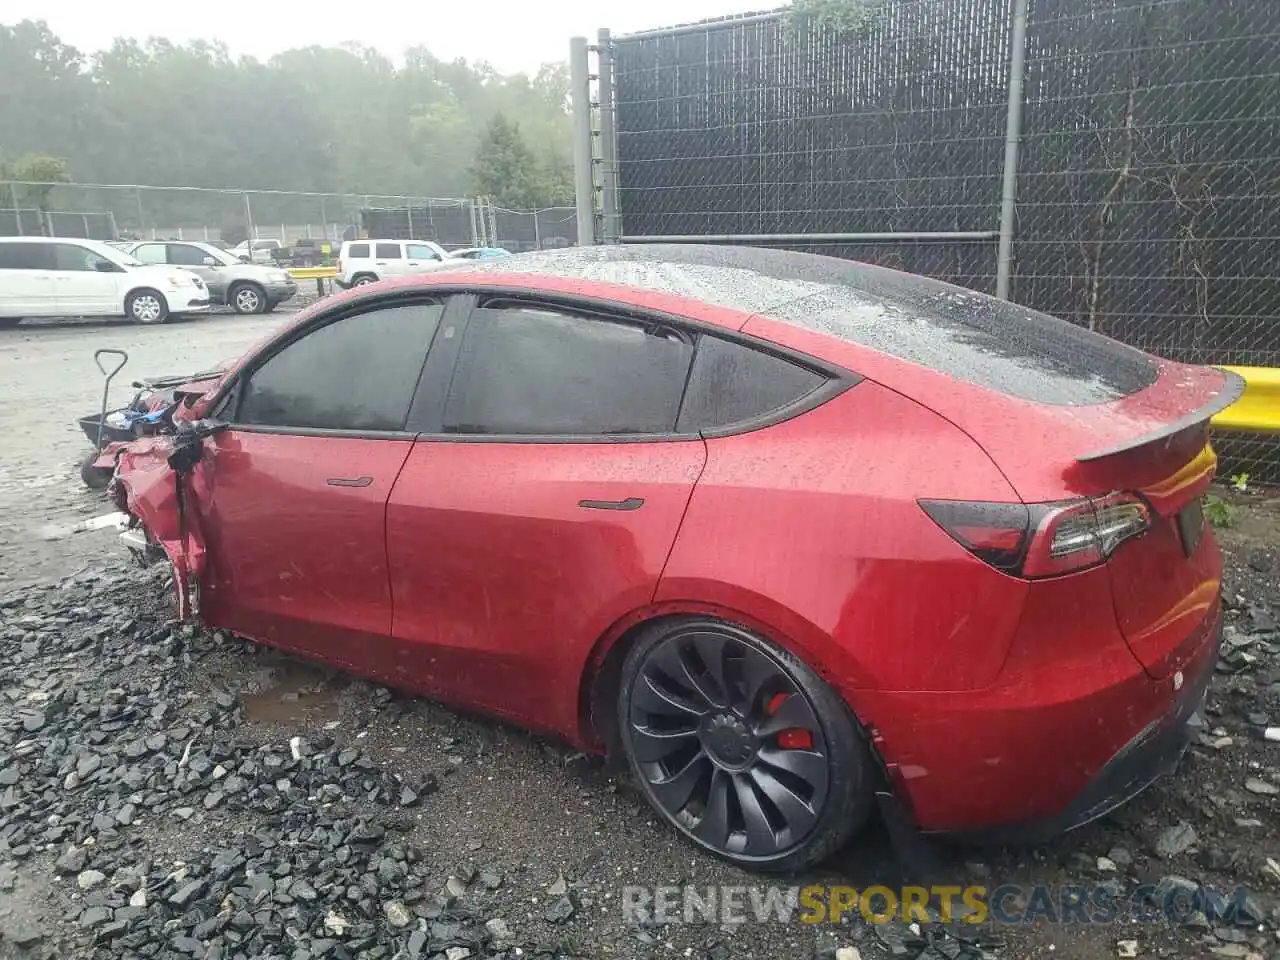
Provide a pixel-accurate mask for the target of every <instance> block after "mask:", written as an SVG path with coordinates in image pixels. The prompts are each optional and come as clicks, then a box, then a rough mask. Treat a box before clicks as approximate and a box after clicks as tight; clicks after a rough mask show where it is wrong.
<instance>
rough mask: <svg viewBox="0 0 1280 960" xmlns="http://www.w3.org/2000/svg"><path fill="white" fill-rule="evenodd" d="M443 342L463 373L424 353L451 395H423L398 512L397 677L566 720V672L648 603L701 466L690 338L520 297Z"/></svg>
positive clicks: (393, 559) (528, 716) (552, 721)
mask: <svg viewBox="0 0 1280 960" xmlns="http://www.w3.org/2000/svg"><path fill="white" fill-rule="evenodd" d="M441 336H442V338H444V339H442V340H441V342H442V343H446V344H451V345H452V346H451V348H450V350H451V351H452V352H454V353H456V354H457V357H458V359H457V363H456V367H452V366H451V364H450V362H449V357H448V356H447V354H446V352H445V351H442V352H441V354H440V355H439V356H436V355H433V357H432V359H431V361H430V362H429V363H428V376H424V383H427V382H428V381H430V382H433V383H436V384H438V386H437V387H436V388H435V389H434V395H435V397H438V398H440V399H442V400H443V403H440V402H439V401H438V400H435V399H433V396H432V392H430V391H428V392H420V398H421V401H420V405H419V409H417V410H415V416H416V417H417V418H419V419H420V422H418V423H417V424H415V425H416V426H418V427H419V428H420V429H422V431H423V435H422V436H420V437H419V439H418V441H417V442H416V443H415V444H414V445H413V451H412V452H411V453H410V455H409V459H408V461H407V462H406V464H405V467H404V470H403V471H402V472H401V475H400V479H399V480H398V481H397V482H396V486H395V489H394V490H393V491H392V495H391V500H390V502H389V504H388V507H387V528H388V540H387V552H388V557H389V560H390V564H391V577H392V594H393V596H394V599H395V618H394V624H393V633H394V636H395V643H394V644H393V645H392V649H393V650H394V652H395V656H396V658H397V660H396V662H395V663H394V670H395V676H396V679H398V680H399V681H400V682H403V683H406V684H409V685H411V686H414V687H417V688H419V689H423V690H426V691H429V692H433V693H435V694H437V695H438V696H440V697H442V698H444V699H451V700H454V701H457V702H461V703H465V704H469V705H472V706H478V707H482V708H484V709H486V710H491V711H494V712H497V713H500V714H503V715H506V716H509V717H513V718H517V719H520V720H522V721H524V722H526V723H530V724H533V725H541V726H551V727H553V728H556V727H559V728H561V729H563V728H565V725H567V724H569V723H571V722H572V718H571V717H570V716H569V715H568V714H569V713H571V712H572V711H573V710H575V709H576V704H575V702H574V701H575V698H574V697H572V696H569V697H566V696H565V692H564V689H563V683H564V682H566V677H574V678H576V677H577V676H578V671H579V669H580V667H581V663H582V661H583V660H585V657H586V651H587V650H589V649H590V647H591V645H592V644H593V643H594V641H595V640H596V638H598V637H599V636H600V635H601V634H603V633H604V632H605V631H606V630H607V629H608V628H609V626H610V625H611V624H613V623H614V622H616V621H617V620H618V619H619V618H621V617H624V616H625V615H626V614H627V613H629V612H630V611H632V610H635V609H636V608H638V607H642V606H644V605H645V604H647V603H649V602H650V600H651V599H652V597H653V594H654V591H655V589H656V587H657V583H658V579H659V577H660V576H661V573H662V569H663V565H664V564H665V562H666V559H667V556H668V554H669V553H670V551H671V546H672V543H673V541H674V540H675V537H676V533H677V531H678V530H679V527H680V522H681V518H682V516H683V514H684V510H685V508H686V506H687V505H688V502H689V497H690V494H691V492H692V490H693V487H694V484H695V482H696V481H697V478H698V475H699V473H700V472H701V470H702V467H703V464H704V462H705V459H706V454H705V444H704V443H703V442H702V440H701V439H700V438H698V436H697V435H696V434H692V435H680V434H678V433H677V432H676V419H677V416H678V411H679V407H680V398H681V393H682V391H683V388H684V384H685V380H686V378H687V374H688V370H689V365H690V361H691V358H692V355H693V345H692V342H691V340H690V339H689V338H688V337H685V336H682V335H680V334H679V333H677V332H675V331H672V330H669V329H662V328H660V327H656V326H645V325H641V324H635V323H630V322H626V321H625V320H623V319H621V318H618V317H613V316H609V315H601V314H586V313H581V312H576V311H574V310H571V309H567V308H564V307H558V306H547V305H544V304H540V303H536V302H533V301H526V300H521V299H511V298H507V299H491V300H488V301H486V302H483V303H481V304H480V305H478V306H477V308H476V309H474V310H473V311H472V312H471V314H470V317H469V320H468V322H467V324H466V327H465V329H457V330H454V329H446V330H444V331H442V334H441ZM437 364H438V366H437ZM433 367H436V369H435V370H433V369H432V368H433ZM446 390H447V397H446V396H445V391H446Z"/></svg>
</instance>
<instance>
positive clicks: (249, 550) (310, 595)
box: [198, 301, 443, 669]
mask: <svg viewBox="0 0 1280 960" xmlns="http://www.w3.org/2000/svg"><path fill="white" fill-rule="evenodd" d="M360 311H361V312H359V313H354V314H347V315H343V314H342V313H341V312H338V313H336V314H331V315H327V316H325V315H322V316H321V317H318V318H317V319H316V320H315V321H313V322H312V323H309V324H308V325H307V326H306V327H304V328H303V329H302V330H300V331H299V332H298V334H296V335H292V336H291V338H290V339H289V340H288V341H287V342H285V343H284V344H283V345H282V346H280V347H278V348H276V347H274V346H273V347H272V348H269V351H270V352H269V353H268V354H267V355H266V356H265V357H264V358H263V359H261V360H257V359H255V361H254V362H253V363H252V364H251V365H250V368H249V369H248V370H247V372H246V373H245V374H244V375H242V376H241V377H240V378H239V380H238V382H237V384H236V385H235V386H234V388H233V392H232V393H231V394H230V395H229V396H228V397H227V398H226V400H225V401H224V402H223V403H222V404H221V406H220V408H219V409H218V410H217V411H216V414H215V415H216V416H218V417H219V418H221V419H225V420H228V421H229V422H230V423H231V426H230V428H229V429H226V430H223V431H221V432H219V433H216V434H215V435H214V436H213V437H211V438H210V439H209V440H208V441H206V444H205V450H206V455H205V462H204V464H203V465H202V469H203V471H204V475H205V478H206V487H205V488H202V489H201V490H200V492H199V499H200V503H199V506H198V509H199V510H200V512H201V515H202V516H203V517H207V518H208V519H207V521H206V522H204V523H202V527H203V529H204V530H205V536H206V539H207V544H206V546H207V549H208V554H209V564H208V570H207V572H206V575H205V578H204V588H205V595H204V597H203V598H202V608H203V609H202V612H203V615H204V617H205V619H206V620H207V621H208V622H209V623H210V624H212V625H215V626H220V627H225V628H227V629H229V630H232V631H234V632H236V633H240V634H243V635H245V636H248V637H251V638H253V639H256V640H260V641H262V642H265V643H270V644H273V645H279V646H282V647H286V648H290V649H294V650H298V651H300V652H303V653H307V654H312V655H316V656H320V657H324V658H328V659H333V660H337V661H339V662H343V663H347V664H350V665H352V666H357V667H359V668H361V669H369V667H370V662H369V658H370V657H371V656H376V655H377V654H378V652H379V647H378V646H377V645H376V644H374V645H370V641H371V640H373V639H375V638H381V639H382V640H385V638H386V637H387V635H388V634H389V633H390V631H391V592H390V582H389V577H388V571H387V554H386V505H387V497H388V495H389V494H390V492H391V489H392V486H393V485H394V483H395V481H396V477H397V475H398V474H399V473H400V470H401V468H402V467H403V465H404V462H405V459H406V458H407V457H408V455H409V453H410V451H411V449H412V447H413V441H412V435H411V434H408V433H406V432H405V418H406V415H407V413H408V409H409V404H410V401H411V399H412V397H413V394H414V391H415V389H416V387H417V382H418V377H419V374H420V373H421V369H422V365H423V361H424V358H425V356H426V354H427V350H428V347H429V345H430V343H431V340H432V338H433V337H434V335H435V331H436V328H437V326H438V325H439V322H440V317H441V314H442V312H443V307H442V305H441V304H440V303H439V302H431V301H423V302H415V303H411V304H406V303H404V302H403V301H401V302H399V303H397V304H395V305H380V304H375V305H372V306H367V305H362V306H361V308H360Z"/></svg>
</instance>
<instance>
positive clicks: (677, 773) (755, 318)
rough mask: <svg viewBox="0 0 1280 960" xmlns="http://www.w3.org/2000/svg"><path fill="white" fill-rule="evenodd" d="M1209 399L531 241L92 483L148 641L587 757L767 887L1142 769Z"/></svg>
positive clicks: (673, 249) (1171, 737)
mask: <svg viewBox="0 0 1280 960" xmlns="http://www.w3.org/2000/svg"><path fill="white" fill-rule="evenodd" d="M1240 389H1241V384H1240V381H1239V380H1238V379H1237V378H1235V377H1234V376H1233V375H1231V374H1229V373H1224V372H1222V371H1219V370H1215V369H1209V368H1201V367H1192V366H1185V365H1182V364H1177V363H1171V362H1168V361H1165V360H1161V359H1158V358H1156V357H1152V356H1149V355H1147V354H1144V353H1142V352H1140V351H1138V350H1134V349H1131V348H1129V347H1127V346H1124V345H1122V344H1120V343H1117V342H1115V341H1112V340H1109V339H1107V338H1105V337H1102V336H1098V335H1096V334H1093V333H1090V332H1088V331H1085V330H1083V329H1080V328H1078V327H1075V326H1072V325H1070V324H1068V323H1065V322H1062V321H1059V320H1056V319H1053V318H1051V317H1048V316H1044V315H1042V314H1038V313H1035V312H1032V311H1030V310H1027V309H1025V308H1023V307H1020V306H1016V305H1014V304H1011V303H1006V302H1002V301H997V300H993V299H991V298H989V297H986V296H983V295H980V294H977V293H973V292H971V291H968V290H964V289H960V288H958V287H953V286H949V285H946V284H943V283H938V282H935V281H932V280H927V279H923V278H920V277H916V276H910V275H907V274H902V273H898V272H894V271H891V270H886V269H882V268H878V267H872V266H867V265H864V264H860V263H852V262H848V261H844V260H837V259H832V258H827V257H820V256H813V255H809V254H803V253H793V252H786V251H778V250H767V249H754V248H742V247H706V246H692V245H690V246H658V245H654V246H611V247H593V248H586V249H571V250H559V251H547V252H541V253H534V254H528V255H521V256H516V257H511V258H508V259H504V260H501V261H494V262H491V263H488V264H462V265H460V266H459V267H458V268H456V269H454V268H450V269H446V270H443V271H439V272H435V273H431V274H427V275H424V276H418V277H412V278H405V279H404V280H403V281H399V282H396V281H391V282H384V283H377V284H373V285H370V286H366V287H361V288H360V289H359V290H356V291H351V292H349V293H346V294H344V295H340V296H336V297H332V298H329V299H326V300H323V301H322V302H320V303H318V304H316V305H315V306H313V307H311V308H310V309H307V310H305V311H303V312H302V313H300V314H299V315H298V317H297V319H296V321H295V322H293V323H292V324H290V325H288V326H287V327H285V328H284V329H282V330H280V331H279V332H278V333H277V334H276V335H274V336H273V337H272V338H270V339H269V340H268V341H267V342H265V343H264V344H262V345H261V346H260V347H258V348H256V349H254V350H253V351H252V352H251V353H250V354H249V355H247V356H246V357H244V358H243V360H241V361H240V362H239V363H238V364H237V365H235V366H233V367H232V368H231V369H229V370H228V371H227V372H226V374H225V375H224V376H223V377H222V379H221V381H220V383H219V384H218V385H217V386H216V388H214V389H213V390H212V391H210V392H209V393H208V394H207V395H206V396H205V397H204V398H202V399H201V400H200V401H199V403H198V404H197V406H196V407H195V408H194V409H193V411H191V418H192V419H193V420H194V421H195V422H194V423H189V424H186V425H185V426H184V430H183V432H182V433H181V434H180V435H179V436H178V437H176V438H159V439H150V440H143V441H139V442H137V443H135V444H134V445H133V446H132V447H131V448H129V449H128V450H127V451H126V452H125V453H124V454H123V455H122V456H121V458H120V461H119V464H118V467H117V472H116V489H117V492H118V496H119V497H120V500H121V503H122V504H124V505H125V506H126V508H127V509H128V510H129V511H130V512H131V513H132V514H134V515H135V516H136V517H137V518H139V521H140V525H139V527H138V528H137V529H136V530H134V531H132V532H131V533H130V534H128V536H129V537H130V538H131V539H132V540H133V542H134V545H135V547H137V548H138V549H140V550H142V551H143V552H147V553H151V554H153V555H155V556H160V555H164V554H167V556H168V559H169V560H170V561H171V562H172V563H173V564H174V567H175V571H176V573H177V576H176V577H175V580H176V582H177V583H178V585H179V595H180V596H179V600H180V602H181V604H182V606H183V611H184V613H188V614H198V615H199V616H200V617H201V619H203V620H204V621H205V622H206V623H208V624H210V625H213V626H216V627H221V628H225V629H227V630H230V631H233V632H235V633H237V634H240V635H243V636H246V637H250V638H252V639H254V640H257V641H260V642H263V643H267V644H272V645H275V646H278V647H281V648H285V649H288V650H292V651H296V652H298V653H300V654H303V655H306V656H311V657H316V658H320V659H323V660H326V661H329V662H331V663H334V664H339V665H341V666H343V667H346V668H349V669H350V670H353V671H356V672H358V673H361V674H365V675H368V676H370V677H375V678H378V679H379V680H381V681H384V682H385V683H387V684H392V685H395V686H397V687H400V688H404V689H407V690H412V691H417V692H420V693H422V694H425V695H427V696H430V697H435V698H438V699H440V700H443V701H447V702H449V703H453V704H457V705H459V706H462V707H465V708H471V709H475V710H480V711H484V712H488V713H491V714H496V715H499V716H501V717H505V718H508V719H510V720H512V721H515V722H517V723H520V724H523V725H526V726H528V727H531V728H534V729H537V730H542V731H547V732H551V733H553V734H557V735H559V736H561V737H564V738H567V739H568V740H570V741H572V742H574V743H577V744H580V745H583V746H586V747H591V748H598V749H606V748H616V749H618V750H620V751H622V753H623V754H624V755H625V756H626V758H627V759H628V761H629V763H630V767H631V769H632V771H633V772H634V775H635V778H636V780H637V781H638V783H639V785H640V787H641V788H642V789H643V791H644V793H645V795H646V796H647V797H648V799H649V801H650V802H651V803H652V804H653V806H654V807H655V808H656V809H657V810H658V811H659V812H660V813H661V814H662V815H663V816H664V817H665V818H666V819H667V820H668V821H669V822H670V823H671V824H672V826H674V827H675V828H676V829H678V830H679V831H681V832H682V833H684V834H685V835H687V836H688V837H689V838H690V839H691V840H692V841H694V842H695V843H696V844H698V845H700V846H701V847H703V848H705V849H706V850H709V851H711V852H713V853H715V854H718V855H720V856H722V857H724V858H726V859H728V860H731V861H733V862H735V863H738V864H741V865H744V866H749V867H754V868H757V869H774V870H785V869H792V868H796V867H800V866H803V865H806V864H809V863H813V862H815V861H817V860H819V859H821V858H822V857H824V856H825V855H827V854H829V853H830V852H832V851H833V850H835V849H836V848H837V847H839V846H840V845H841V844H843V843H845V841H846V840H847V839H848V838H849V837H850V836H851V835H852V834H853V833H854V832H855V831H856V830H857V829H858V827H859V826H860V825H861V824H862V822H863V821H864V820H865V818H866V817H867V815H868V812H869V810H870V807H871V804H872V798H873V795H874V793H875V792H876V791H877V790H891V791H893V793H894V794H895V795H896V797H897V798H898V799H899V800H900V801H901V806H902V807H903V808H904V809H905V810H906V811H907V813H908V814H909V816H910V817H911V818H912V820H913V822H914V824H915V825H916V826H917V827H918V828H919V829H920V830H922V831H926V832H938V833H947V834H959V835H974V836H989V837H997V836H1003V837H1025V838H1034V837H1037V836H1047V835H1050V834H1053V833H1055V832H1059V831H1062V830H1065V829H1070V828H1071V827H1073V826H1077V825H1079V824H1081V823H1084V822H1087V821H1089V820H1091V819H1093V818H1096V817H1098V816H1101V815H1102V814H1104V813H1105V812H1107V811H1108V810H1110V809H1112V808H1113V807H1115V806H1116V805H1117V804H1119V803H1122V802H1123V801H1125V800H1126V799H1128V798H1129V797H1131V796H1132V795H1134V794H1135V793H1136V792H1138V791H1139V790H1141V789H1142V788H1143V787H1145V786H1146V785H1147V784H1148V783H1150V782H1151V781H1152V780H1153V779H1154V778H1155V777H1156V776H1157V775H1159V774H1160V773H1162V772H1164V771H1165V770H1167V769H1169V768H1170V767H1171V766H1172V764H1173V763H1174V761H1176V759H1177V757H1178V756H1179V755H1180V754H1181V752H1182V749H1183V747H1184V746H1185V744H1186V741H1187V738H1188V735H1189V732H1190V731H1191V730H1193V729H1194V728H1195V726H1196V724H1197V722H1198V720H1199V711H1200V707H1201V704H1202V702H1203V697H1204V690H1205V686H1206V684H1207V682H1208V678H1209V675H1210V673H1211V671H1212V667H1213V664H1214V661H1215V657H1216V654H1217V645H1218V635H1219V621H1220V611H1219V600H1218V584H1219V576H1220V569H1221V559H1220V554H1219V551H1218V547H1217V545H1216V543H1215V542H1214V539H1213V536H1212V534H1211V533H1210V531H1208V530H1207V529H1206V528H1205V523H1204V520H1203V517H1202V514H1201V508H1200V497H1201V495H1202V494H1203V493H1204V491H1205V489H1206V486H1207V485H1208V484H1209V482H1210V480H1211V478H1212V476H1213V473H1214V469H1215V466H1216V460H1215V456H1214V454H1213V451H1212V449H1211V447H1210V446H1209V443H1208V420H1209V417H1210V416H1211V415H1212V414H1213V413H1215V412H1216V411H1218V410H1220V409H1222V408H1223V407H1225V406H1226V405H1228V404H1229V403H1230V402H1232V401H1233V400H1234V399H1235V398H1236V397H1237V396H1238V395H1239V392H1240ZM171 464H172V466H171ZM173 469H176V470H177V471H178V472H179V477H180V480H179V483H177V484H175V482H174V477H173V473H172V472H171V470H173ZM178 490H181V491H182V492H181V495H180V496H178V495H176V491H178Z"/></svg>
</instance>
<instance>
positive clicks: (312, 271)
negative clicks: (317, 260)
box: [285, 267, 338, 280]
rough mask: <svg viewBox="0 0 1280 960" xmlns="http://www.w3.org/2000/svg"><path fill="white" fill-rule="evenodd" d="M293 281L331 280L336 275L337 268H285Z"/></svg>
mask: <svg viewBox="0 0 1280 960" xmlns="http://www.w3.org/2000/svg"><path fill="white" fill-rule="evenodd" d="M285 269H286V270H288V271H289V274H290V276H292V277H293V279H295V280H332V279H333V278H334V277H336V276H337V275H338V268H337V267H285Z"/></svg>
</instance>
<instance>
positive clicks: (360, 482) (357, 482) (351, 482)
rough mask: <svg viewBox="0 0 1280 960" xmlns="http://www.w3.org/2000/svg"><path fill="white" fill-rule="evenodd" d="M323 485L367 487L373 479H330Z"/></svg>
mask: <svg viewBox="0 0 1280 960" xmlns="http://www.w3.org/2000/svg"><path fill="white" fill-rule="evenodd" d="M325 483H327V484H328V485H329V486H331V487H367V486H369V484H371V483H373V477H330V478H329V479H328V480H326V481H325Z"/></svg>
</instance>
